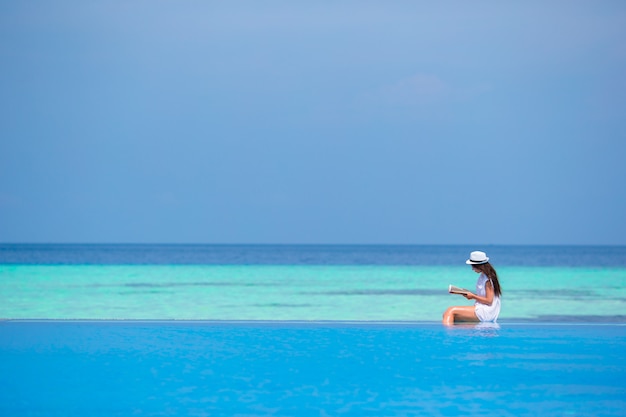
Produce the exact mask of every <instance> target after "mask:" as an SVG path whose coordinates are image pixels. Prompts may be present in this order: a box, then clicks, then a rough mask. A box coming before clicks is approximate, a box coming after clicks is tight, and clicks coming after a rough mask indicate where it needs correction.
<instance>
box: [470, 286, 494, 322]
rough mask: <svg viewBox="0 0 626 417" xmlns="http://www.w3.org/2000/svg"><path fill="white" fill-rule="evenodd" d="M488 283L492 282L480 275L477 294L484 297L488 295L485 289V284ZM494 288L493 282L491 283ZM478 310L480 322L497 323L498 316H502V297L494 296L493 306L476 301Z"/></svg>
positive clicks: (477, 314)
mask: <svg viewBox="0 0 626 417" xmlns="http://www.w3.org/2000/svg"><path fill="white" fill-rule="evenodd" d="M487 281H491V279H489V278H487V275H485V274H480V276H479V277H478V281H477V282H476V294H477V295H480V296H481V297H484V296H486V295H487V291H486V289H485V284H486V283H487ZM491 285H492V286H493V282H492V283H491ZM474 306H475V310H476V317H478V320H480V321H482V322H485V321H487V322H494V323H495V322H496V320H498V315H499V314H500V297H498V296H496V295H495V294H494V296H493V301H492V302H491V305H487V304H483V303H479V302H478V301H476V303H475V304H474Z"/></svg>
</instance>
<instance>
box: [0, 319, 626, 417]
mask: <svg viewBox="0 0 626 417" xmlns="http://www.w3.org/2000/svg"><path fill="white" fill-rule="evenodd" d="M625 359H626V326H625V325H622V324H567V325H565V324H541V323H503V324H501V325H499V326H496V327H490V326H486V327H483V326H480V325H478V326H477V325H468V326H454V327H451V328H446V327H444V326H442V325H441V324H439V323H411V322H386V323H385V322H285V321H279V322H271V321H266V322H237V321H224V322H207V321H19V320H17V321H12V320H9V321H4V322H0V415H3V416H5V415H6V416H46V417H55V416H81V417H82V416H86V415H89V416H131V415H139V416H162V415H164V416H183V415H184V416H337V415H342V416H412V415H429V416H457V415H485V414H488V415H498V416H525V415H528V416H530V415H532V416H537V415H540V416H563V415H565V416H570V415H571V416H624V415H626V361H625Z"/></svg>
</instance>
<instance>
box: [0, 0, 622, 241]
mask: <svg viewBox="0 0 626 417" xmlns="http://www.w3.org/2000/svg"><path fill="white" fill-rule="evenodd" d="M624 40H626V3H624V2H623V1H598V2H589V1H548V2H543V1H525V2H500V1H474V2H464V1H444V2H426V1H389V2H383V1H351V0H346V1H315V2H288V1H263V2H259V1H229V2H218V1H185V0H183V1H134V2H126V1H100V0H95V1H55V2H48V1H36V0H35V1H29V2H8V1H6V2H2V3H0V60H1V61H0V62H1V65H0V75H1V77H0V91H1V92H2V94H0V241H2V242H63V243H65V242H94V243H97V242H106V243H113V242H120V243H127V242H128V243H130V242H137V243H357V244H369V243H399V244H404V243H416V244H626V215H625V213H626V191H625V190H626V187H625V186H624V181H625V180H626V163H625V162H624V159H625V157H626V116H625V115H626V42H625V41H624Z"/></svg>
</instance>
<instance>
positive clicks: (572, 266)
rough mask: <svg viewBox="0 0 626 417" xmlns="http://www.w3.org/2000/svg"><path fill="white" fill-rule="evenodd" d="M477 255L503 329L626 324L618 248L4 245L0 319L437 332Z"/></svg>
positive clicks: (623, 263) (467, 282)
mask: <svg viewBox="0 0 626 417" xmlns="http://www.w3.org/2000/svg"><path fill="white" fill-rule="evenodd" d="M475 249H476V250H483V251H485V252H487V254H488V255H489V256H490V258H491V263H492V265H493V266H494V267H495V268H496V270H497V272H498V275H499V278H500V283H501V286H502V290H503V295H502V313H501V316H500V321H501V322H506V321H512V322H514V321H542V322H554V321H556V322H571V321H580V322H590V321H591V322H598V321H602V322H621V321H625V319H626V311H625V310H626V247H625V246H482V247H470V246H420V245H415V246H411V245H397V246H394V245H53V244H50V245H44V244H42V245H18V244H2V245H0V318H5V319H88V320H103V319H104V320H124V319H133V320H246V321H249V320H281V321H333V320H339V321H418V322H436V321H439V320H440V319H441V314H442V313H443V311H444V310H445V309H446V308H447V306H449V305H470V304H471V302H469V301H467V300H465V299H464V298H462V297H460V296H455V295H450V294H448V293H447V288H448V285H449V284H454V285H457V286H460V287H465V288H469V289H473V288H474V285H475V282H476V278H477V276H476V274H475V273H474V272H472V270H471V269H470V268H469V267H468V266H467V265H465V260H466V259H467V257H468V256H469V253H470V251H472V250H475Z"/></svg>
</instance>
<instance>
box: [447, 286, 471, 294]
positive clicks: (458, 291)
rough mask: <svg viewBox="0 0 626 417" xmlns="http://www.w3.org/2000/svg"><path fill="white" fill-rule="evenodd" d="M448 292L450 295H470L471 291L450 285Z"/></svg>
mask: <svg viewBox="0 0 626 417" xmlns="http://www.w3.org/2000/svg"><path fill="white" fill-rule="evenodd" d="M448 292H449V293H450V294H470V293H471V291H469V290H466V289H465V288H459V287H455V286H454V285H450V286H449V287H448Z"/></svg>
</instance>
